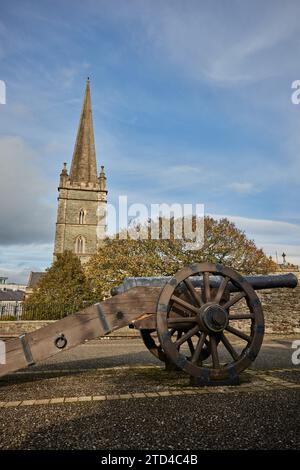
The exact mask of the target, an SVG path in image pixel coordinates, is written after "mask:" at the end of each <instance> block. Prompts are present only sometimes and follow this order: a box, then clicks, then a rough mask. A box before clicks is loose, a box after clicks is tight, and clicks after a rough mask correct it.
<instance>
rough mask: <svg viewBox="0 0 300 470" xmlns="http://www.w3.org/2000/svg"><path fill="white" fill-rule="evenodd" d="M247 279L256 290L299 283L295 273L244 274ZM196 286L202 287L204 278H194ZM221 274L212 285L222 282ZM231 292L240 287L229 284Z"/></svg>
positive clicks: (290, 287) (293, 285) (289, 286)
mask: <svg viewBox="0 0 300 470" xmlns="http://www.w3.org/2000/svg"><path fill="white" fill-rule="evenodd" d="M243 278H244V279H245V281H247V282H249V284H251V286H252V287H253V289H254V290H262V289H278V288H288V289H294V288H295V287H296V286H297V285H298V279H297V277H296V276H295V274H293V273H288V274H276V275H268V276H243ZM191 279H192V282H193V285H194V287H202V285H203V281H202V278H200V277H197V278H195V279H194V280H193V278H191ZM221 280H222V277H221V276H213V277H212V279H211V281H210V287H212V288H217V287H219V285H220V283H221ZM228 290H229V291H230V292H238V291H239V290H240V289H239V288H238V287H237V286H235V285H234V284H233V283H232V282H230V283H229V284H228Z"/></svg>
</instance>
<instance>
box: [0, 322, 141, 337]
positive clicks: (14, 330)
mask: <svg viewBox="0 0 300 470" xmlns="http://www.w3.org/2000/svg"><path fill="white" fill-rule="evenodd" d="M53 322H54V320H52V321H40V320H34V321H33V320H32V321H21V320H20V321H0V338H11V337H15V336H20V335H21V334H22V333H30V332H31V331H35V330H38V329H39V328H42V327H44V326H47V325H49V324H50V323H53ZM109 336H111V337H116V338H117V337H136V336H140V333H139V331H138V330H134V329H132V328H129V327H125V328H120V329H119V330H117V331H115V332H113V333H110V335H109Z"/></svg>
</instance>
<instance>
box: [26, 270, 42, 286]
mask: <svg viewBox="0 0 300 470" xmlns="http://www.w3.org/2000/svg"><path fill="white" fill-rule="evenodd" d="M44 274H45V273H44V272H34V271H31V273H30V274H29V279H28V284H27V288H29V289H35V288H36V286H37V283H38V282H39V280H40V279H41V277H42V276H44Z"/></svg>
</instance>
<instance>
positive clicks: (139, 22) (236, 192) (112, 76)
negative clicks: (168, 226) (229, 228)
mask: <svg viewBox="0 0 300 470" xmlns="http://www.w3.org/2000/svg"><path fill="white" fill-rule="evenodd" d="M299 14H300V3H299V2H298V1H291V0H290V1H289V0H288V1H285V2H282V1H276V0H275V1H271V0H265V1H264V2H260V1H250V0H249V1H240V0H236V1H235V0H231V1H230V0H225V1H221V0H219V1H200V0H198V1H192V0H190V1H189V2H185V1H176V0H173V1H168V0H164V1H163V0H160V1H155V0H152V1H135V0H132V1H129V0H128V1H126V0H122V1H120V0H110V1H108V0H107V1H101V0H98V1H85V2H84V3H83V2H79V1H76V0H72V1H71V0H64V1H56V0H54V1H51V2H50V1H46V0H44V1H27V0H22V1H17V0H10V1H8V0H0V80H4V81H5V83H6V89H7V104H6V105H0V159H1V166H0V214H1V222H0V275H3V274H5V275H8V276H9V278H10V280H12V281H24V280H26V279H27V276H28V272H29V271H30V270H31V269H32V270H40V269H44V268H45V267H47V266H49V264H50V262H51V257H52V250H53V238H54V227H55V217H56V198H57V183H58V175H59V173H60V170H61V167H62V163H63V162H64V161H66V162H68V167H69V166H70V161H71V157H72V151H73V146H74V142H75V136H76V131H77V126H78V121H79V115H80V110H81V104H82V98H83V92H84V86H85V80H86V77H87V76H90V77H91V92H92V104H93V113H94V129H95V140H96V150H97V159H98V165H99V166H100V164H103V165H105V169H106V174H107V178H108V189H109V201H110V202H112V203H115V202H116V200H117V197H118V195H119V194H127V195H128V198H129V202H132V203H134V202H145V203H147V204H150V203H159V202H169V203H171V202H180V203H194V204H195V203H197V202H198V203H204V204H205V211H206V213H209V214H214V215H215V216H222V215H225V216H228V217H229V218H231V219H232V220H233V221H235V222H236V224H237V225H238V226H239V227H240V228H242V229H244V230H245V231H246V233H247V235H248V236H249V237H251V238H254V240H255V241H256V243H257V245H259V246H261V247H263V248H264V249H265V251H266V252H267V253H268V254H271V255H273V256H274V255H275V252H276V251H277V252H278V254H281V253H282V251H283V250H284V251H285V252H286V253H287V259H288V260H289V261H291V262H296V263H297V264H300V212H299V199H300V197H299V195H300V185H299V173H300V156H299V147H300V105H298V106H297V105H294V104H292V102H291V94H292V89H291V84H292V82H293V81H294V80H297V79H300V62H299V52H298V51H299V50H300V48H299V46H300V25H299V21H298V18H299Z"/></svg>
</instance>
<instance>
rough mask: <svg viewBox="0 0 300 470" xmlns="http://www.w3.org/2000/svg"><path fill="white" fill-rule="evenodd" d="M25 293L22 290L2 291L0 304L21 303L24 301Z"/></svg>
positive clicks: (0, 292)
mask: <svg viewBox="0 0 300 470" xmlns="http://www.w3.org/2000/svg"><path fill="white" fill-rule="evenodd" d="M24 297H25V292H23V291H22V290H1V291H0V302H11V301H15V302H21V301H22V300H24Z"/></svg>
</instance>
